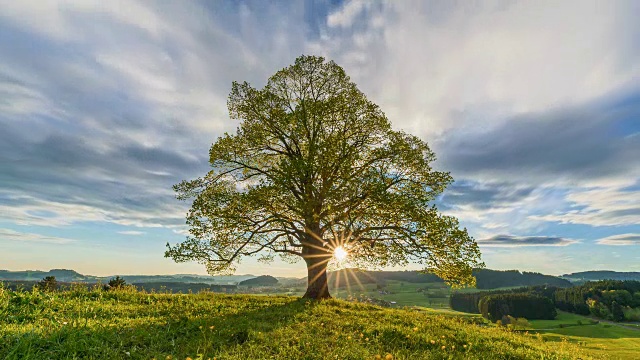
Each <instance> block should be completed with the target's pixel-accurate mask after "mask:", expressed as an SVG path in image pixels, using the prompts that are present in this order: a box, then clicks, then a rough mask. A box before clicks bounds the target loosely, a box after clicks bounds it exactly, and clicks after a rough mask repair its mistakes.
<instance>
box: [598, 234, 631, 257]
mask: <svg viewBox="0 0 640 360" xmlns="http://www.w3.org/2000/svg"><path fill="white" fill-rule="evenodd" d="M596 244H599V245H618V246H624V245H640V234H620V235H613V236H608V237H605V238H602V239H598V240H597V241H596ZM618 257H619V256H618Z"/></svg>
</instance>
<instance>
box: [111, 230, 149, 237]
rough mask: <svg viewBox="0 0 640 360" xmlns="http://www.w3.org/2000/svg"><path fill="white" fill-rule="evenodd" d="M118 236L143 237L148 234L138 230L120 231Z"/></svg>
mask: <svg viewBox="0 0 640 360" xmlns="http://www.w3.org/2000/svg"><path fill="white" fill-rule="evenodd" d="M118 234H122V235H132V236H141V235H144V234H146V232H144V231H136V230H126V231H118Z"/></svg>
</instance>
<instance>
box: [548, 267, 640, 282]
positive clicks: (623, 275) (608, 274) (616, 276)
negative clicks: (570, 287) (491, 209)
mask: <svg viewBox="0 0 640 360" xmlns="http://www.w3.org/2000/svg"><path fill="white" fill-rule="evenodd" d="M560 277H561V278H563V279H566V280H569V281H571V282H572V283H583V282H587V281H598V280H637V281H640V272H637V271H635V272H620V271H611V270H594V271H581V272H576V273H571V274H565V275H562V276H560Z"/></svg>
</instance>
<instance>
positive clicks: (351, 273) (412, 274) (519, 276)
mask: <svg viewBox="0 0 640 360" xmlns="http://www.w3.org/2000/svg"><path fill="white" fill-rule="evenodd" d="M473 275H474V276H475V277H476V287H477V288H478V289H495V288H501V287H515V286H532V285H553V286H558V287H569V286H572V284H571V282H569V281H568V280H565V279H561V278H559V277H556V276H552V275H544V274H540V273H534V272H527V271H524V272H520V271H518V270H505V271H501V270H490V269H476V270H474V271H473ZM389 280H394V281H406V282H409V283H430V282H443V280H442V279H440V278H439V277H438V276H436V275H434V274H423V273H420V272H418V271H362V270H357V269H342V270H339V271H333V272H330V273H329V283H330V284H331V286H332V287H335V286H336V285H338V286H342V285H346V284H347V283H350V284H358V283H360V284H372V283H384V282H385V281H389Z"/></svg>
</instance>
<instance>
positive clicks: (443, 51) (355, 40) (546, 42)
mask: <svg viewBox="0 0 640 360" xmlns="http://www.w3.org/2000/svg"><path fill="white" fill-rule="evenodd" d="M500 4H502V5H498V3H492V2H484V3H473V4H468V3H440V2H438V3H431V2H429V3H427V2H422V1H389V2H385V3H384V6H379V7H371V8H370V9H368V14H367V15H368V16H367V17H366V18H364V19H363V20H362V21H363V22H364V24H361V26H360V28H359V29H358V30H355V31H354V32H353V33H351V34H349V33H346V32H345V31H342V30H340V31H337V30H336V31H332V30H331V29H329V30H328V32H327V34H326V35H325V38H324V39H325V40H324V41H320V43H319V44H317V48H318V49H321V51H323V52H324V53H326V54H328V55H330V57H332V58H335V59H336V60H338V62H339V63H341V64H343V65H344V66H345V68H346V70H347V71H348V73H350V74H356V75H354V78H355V80H356V82H357V83H358V84H359V85H360V86H361V88H363V89H364V90H365V93H367V94H369V95H370V97H371V98H372V99H373V100H374V101H375V102H376V103H378V104H379V105H381V106H382V109H383V110H385V111H386V112H387V114H388V115H389V117H390V119H391V120H392V121H393V122H394V123H395V124H396V125H397V126H401V127H404V128H407V129H409V130H412V131H416V132H419V133H421V134H423V135H427V136H434V134H437V133H439V132H441V131H442V130H445V129H448V128H456V127H460V126H465V127H467V130H468V129H469V128H471V129H473V128H481V127H486V126H491V125H492V124H494V123H495V122H496V121H501V120H503V119H504V117H505V115H511V114H514V113H526V112H532V111H533V112H536V111H541V110H546V109H549V108H555V107H562V106H567V105H571V104H580V103H582V102H584V101H587V100H590V99H594V98H597V97H599V96H601V95H603V94H607V93H609V92H611V91H613V90H614V89H617V88H619V87H621V86H624V85H626V84H631V83H633V81H634V80H633V79H637V77H638V75H639V74H640V66H620V64H621V63H629V61H630V59H634V58H635V59H637V57H638V48H637V46H635V45H634V44H633V43H632V42H631V41H630V39H629V36H627V35H625V34H629V33H632V28H633V27H636V26H637V25H636V24H637V23H636V21H635V18H634V16H633V15H632V13H630V12H629V10H628V9H627V5H628V4H626V3H623V2H609V3H607V4H600V5H598V6H589V5H586V4H584V3H582V2H571V1H565V2H562V3H555V2H554V3H552V4H551V3H545V2H543V1H536V2H513V3H511V2H509V3H507V2H505V3H500ZM601 5H602V6H601ZM361 8H362V7H361V6H360V5H359V2H350V3H347V4H346V5H345V6H344V7H342V8H341V9H339V10H338V11H336V12H335V13H333V14H332V15H330V16H329V19H333V20H331V21H332V23H340V24H342V23H344V24H350V23H351V21H353V19H354V16H355V15H354V14H357V13H358V11H361ZM377 17H381V18H384V19H385V22H384V23H383V24H382V26H381V27H379V26H376V27H374V26H372V25H371V22H372V21H373V20H372V19H374V18H377ZM338 19H341V20H340V21H338ZM330 24H331V23H330ZM362 38H368V39H370V40H369V41H359V39H362ZM603 54H606V56H603ZM631 63H633V62H631Z"/></svg>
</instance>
